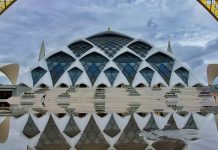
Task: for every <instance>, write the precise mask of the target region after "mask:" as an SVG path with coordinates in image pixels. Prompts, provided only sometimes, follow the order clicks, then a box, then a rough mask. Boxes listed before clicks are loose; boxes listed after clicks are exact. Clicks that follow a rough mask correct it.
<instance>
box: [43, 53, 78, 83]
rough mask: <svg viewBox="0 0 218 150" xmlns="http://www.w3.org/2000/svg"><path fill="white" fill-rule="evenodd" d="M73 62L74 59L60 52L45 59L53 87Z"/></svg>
mask: <svg viewBox="0 0 218 150" xmlns="http://www.w3.org/2000/svg"><path fill="white" fill-rule="evenodd" d="M74 61H75V59H74V58H73V57H72V56H70V55H69V54H67V53H64V52H62V51H60V52H57V53H55V54H53V55H51V56H50V57H48V58H47V59H46V62H47V65H48V69H49V72H50V74H51V79H52V82H53V86H54V85H55V84H56V83H57V81H58V80H59V79H60V77H61V76H62V75H63V73H64V72H65V71H66V70H67V69H68V68H69V67H70V65H71V64H72V63H73V62H74Z"/></svg>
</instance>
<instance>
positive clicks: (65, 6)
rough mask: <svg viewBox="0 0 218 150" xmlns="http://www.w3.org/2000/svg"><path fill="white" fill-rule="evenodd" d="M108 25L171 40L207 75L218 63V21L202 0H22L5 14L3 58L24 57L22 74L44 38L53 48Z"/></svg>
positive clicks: (0, 35)
mask: <svg viewBox="0 0 218 150" xmlns="http://www.w3.org/2000/svg"><path fill="white" fill-rule="evenodd" d="M108 27H110V28H111V30H114V31H118V32H121V33H124V34H127V35H130V36H132V37H135V38H141V39H144V40H146V41H148V42H150V43H152V44H154V45H155V46H156V47H160V48H163V49H166V47H167V43H168V41H169V40H170V41H171V45H172V49H173V53H174V55H175V56H176V57H177V58H178V60H180V61H182V62H184V63H186V64H187V65H188V66H190V67H191V68H192V70H193V72H194V73H196V75H197V77H199V78H200V79H203V80H204V81H207V77H206V68H207V65H208V64H210V63H218V57H217V56H218V22H217V21H216V20H215V19H214V18H213V17H212V16H211V15H210V14H209V13H208V12H207V11H206V10H205V9H204V8H203V7H202V6H201V5H200V4H199V3H198V2H197V1H196V0H149V1H148V0H64V1H63V0H17V2H16V3H14V4H13V5H12V6H11V7H10V8H9V9H8V10H7V11H6V12H5V13H4V14H3V15H1V16H0V39H1V40H0V45H1V47H0V63H18V64H19V65H20V74H22V73H24V72H26V71H28V70H29V69H30V67H31V66H32V65H34V64H35V63H37V60H38V55H39V49H40V46H41V43H42V41H43V40H44V41H45V46H46V54H48V53H49V52H51V51H54V50H59V49H61V48H62V47H63V46H64V45H67V44H69V43H70V42H71V41H73V40H76V39H78V38H83V37H87V36H90V35H92V34H94V33H98V32H101V31H105V30H107V28H108ZM217 81H218V80H217ZM0 82H1V83H3V84H6V83H8V82H9V81H8V80H7V79H6V78H5V77H3V76H1V75H0ZM217 83H218V82H217Z"/></svg>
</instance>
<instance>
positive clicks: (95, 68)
mask: <svg viewBox="0 0 218 150" xmlns="http://www.w3.org/2000/svg"><path fill="white" fill-rule="evenodd" d="M80 62H81V63H82V65H83V67H84V69H85V70H86V73H87V75H88V77H89V79H90V81H91V83H92V86H93V85H94V83H95V81H96V79H97V77H98V76H99V74H100V73H101V71H102V70H103V68H104V66H105V65H106V64H107V63H108V59H107V58H105V57H104V56H102V55H100V54H98V53H96V52H93V53H91V54H88V55H86V56H84V57H83V58H81V59H80Z"/></svg>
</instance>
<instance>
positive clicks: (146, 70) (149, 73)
mask: <svg viewBox="0 0 218 150" xmlns="http://www.w3.org/2000/svg"><path fill="white" fill-rule="evenodd" d="M140 73H141V74H142V76H143V77H144V78H145V80H146V81H147V82H148V84H149V85H151V81H152V78H153V75H154V71H153V70H152V69H151V68H148V67H146V68H144V69H142V70H141V71H140Z"/></svg>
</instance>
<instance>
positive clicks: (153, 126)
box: [143, 114, 159, 131]
mask: <svg viewBox="0 0 218 150" xmlns="http://www.w3.org/2000/svg"><path fill="white" fill-rule="evenodd" d="M158 129H159V128H158V126H157V123H156V121H155V119H154V115H153V114H151V117H150V118H149V120H148V122H147V124H146V125H145V127H144V129H143V130H145V131H151V130H158Z"/></svg>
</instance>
